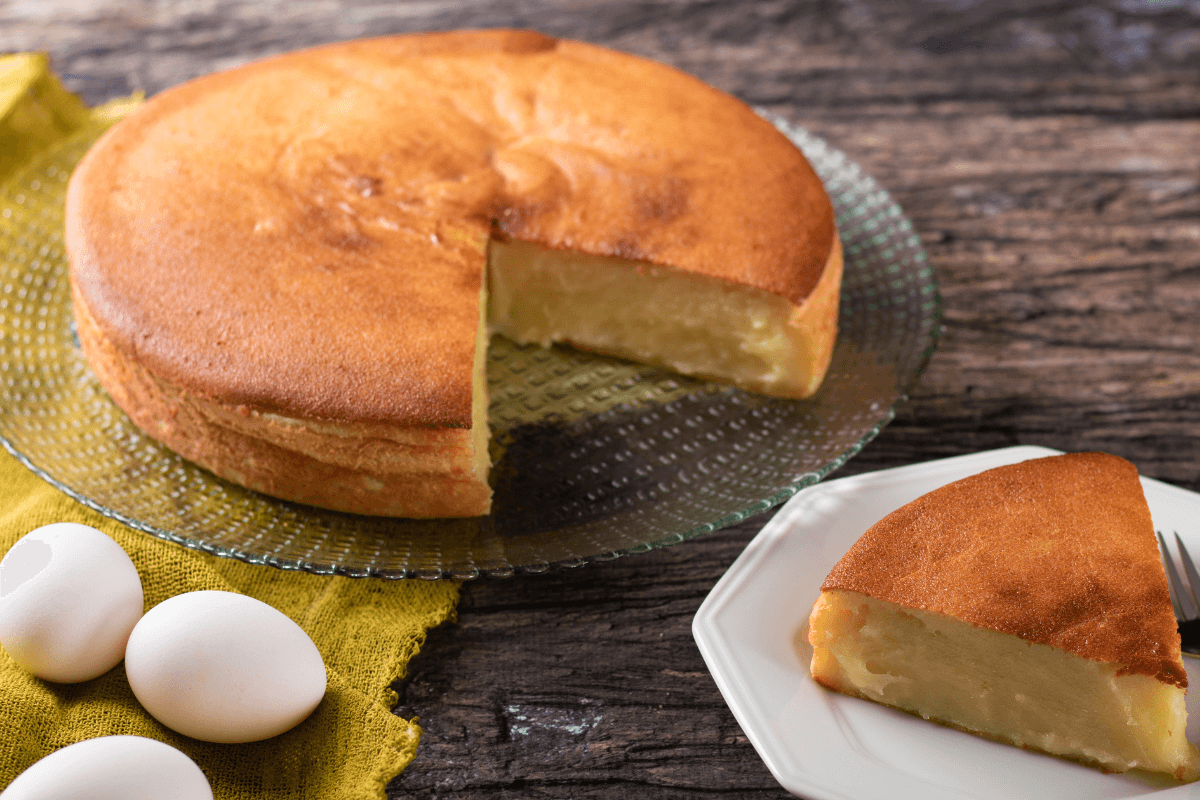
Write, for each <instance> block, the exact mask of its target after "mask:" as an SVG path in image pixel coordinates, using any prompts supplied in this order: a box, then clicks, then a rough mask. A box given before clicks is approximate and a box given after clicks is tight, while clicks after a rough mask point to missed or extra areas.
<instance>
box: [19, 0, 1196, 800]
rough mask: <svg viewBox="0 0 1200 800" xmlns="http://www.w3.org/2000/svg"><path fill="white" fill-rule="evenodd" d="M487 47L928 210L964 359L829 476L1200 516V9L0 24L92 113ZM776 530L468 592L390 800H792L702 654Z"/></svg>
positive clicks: (107, 8)
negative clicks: (1012, 460)
mask: <svg viewBox="0 0 1200 800" xmlns="http://www.w3.org/2000/svg"><path fill="white" fill-rule="evenodd" d="M495 26H526V27H534V28H537V29H540V30H542V31H544V32H547V33H550V34H555V35H560V36H567V37H574V38H580V39H585V40H588V41H591V42H595V43H598V44H603V45H608V46H611V47H615V48H618V49H621V50H626V51H629V52H632V53H637V54H640V55H644V56H649V57H652V58H656V59H660V60H662V61H665V62H667V63H670V64H674V65H676V66H678V67H681V68H682V69H684V70H687V71H689V72H692V73H694V74H696V75H698V76H699V77H701V78H703V79H705V80H707V81H709V82H711V83H713V84H715V85H716V86H718V87H720V88H722V89H725V90H728V91H730V92H732V93H734V94H736V95H738V96H740V97H741V98H743V99H745V100H747V101H749V102H751V103H754V104H756V105H761V106H764V107H766V108H768V109H770V110H772V111H775V112H777V113H779V114H782V115H783V116H784V117H786V118H788V119H789V120H791V121H793V122H795V123H798V124H800V125H802V126H803V127H805V128H807V129H808V130H810V131H812V132H814V133H816V134H818V135H820V136H822V137H824V138H825V139H827V140H828V141H829V142H831V143H832V144H833V145H834V146H836V147H838V148H840V149H842V150H844V151H845V152H846V153H847V154H848V155H849V156H850V157H851V158H852V159H854V160H856V161H858V162H859V163H860V164H862V165H863V167H865V169H866V170H867V172H869V173H870V174H872V175H873V176H875V178H877V179H878V180H879V182H880V183H881V184H882V185H883V186H885V187H887V188H888V189H889V190H890V191H891V192H892V194H893V195H894V196H895V197H896V198H897V200H898V201H899V202H900V204H901V205H902V206H903V207H904V208H905V209H906V211H907V212H908V214H909V216H910V217H911V218H912V220H913V222H914V223H915V225H916V228H917V230H918V231H919V232H920V233H921V236H922V239H923V241H924V243H925V246H926V248H927V249H928V252H929V255H930V259H931V262H932V264H933V266H934V268H935V270H936V272H937V275H938V278H939V281H940V283H941V291H942V295H943V297H944V300H945V312H946V332H945V335H944V337H943V338H942V341H941V345H940V347H939V349H938V351H937V353H936V354H935V356H934V358H933V361H932V363H931V365H930V367H929V369H928V371H927V372H926V373H925V375H924V376H923V377H922V379H921V380H920V382H919V384H918V386H917V387H916V390H915V391H914V392H913V396H912V398H911V400H910V401H908V402H907V403H905V404H903V405H902V406H901V407H900V409H899V413H898V416H897V419H896V421H895V422H894V423H892V425H891V426H889V427H888V428H887V429H886V430H884V431H883V433H882V434H881V435H880V436H879V437H878V438H877V439H876V440H875V441H874V442H872V443H871V444H870V445H868V446H867V447H866V448H865V449H864V450H863V451H862V453H861V454H860V455H858V456H857V457H856V458H854V459H853V460H852V461H851V462H850V463H849V464H848V465H847V466H845V467H844V468H843V469H842V470H840V471H839V472H838V473H837V475H850V474H854V473H858V472H863V471H866V470H874V469H879V468H883V467H891V466H896V465H900V464H907V463H912V462H919V461H925V460H929V459H934V458H939V457H943V456H948V455H953V454H959V453H968V452H972V451H977V450H985V449H991V448H996V447H1002V446H1006V445H1012V444H1019V443H1020V444H1041V445H1047V446H1050V447H1055V448H1059V449H1063V450H1088V449H1099V450H1106V451H1109V452H1112V453H1116V454H1118V455H1121V456H1124V457H1126V458H1128V459H1130V460H1132V461H1133V462H1135V463H1136V464H1137V465H1138V467H1139V468H1140V469H1141V471H1142V472H1143V473H1144V474H1146V475H1150V476H1153V477H1156V478H1160V479H1163V480H1166V481H1168V482H1171V483H1175V484H1178V485H1180V486H1184V487H1187V488H1190V489H1200V354H1198V352H1197V343H1198V342H1200V4H1198V3H1197V2H1196V1H1195V0H1110V1H1109V2H1103V3H1101V2H1078V3H1062V2H1051V0H925V1H921V0H821V1H819V2H818V0H774V1H773V2H760V3H734V2H713V1H712V0H640V1H636V2H635V1H634V0H580V1H579V2H569V1H568V0H551V1H550V2H541V3H538V2H529V1H528V0H504V1H503V2H494V3H482V2H480V3H470V4H468V3H461V2H454V1H453V0H423V1H422V2H414V1H412V0H408V1H404V0H358V1H357V2H336V1H335V0H327V1H326V2H303V3H300V2H296V3H286V2H284V1H283V0H209V2H200V1H199V0H196V1H195V2H179V3H174V4H172V3H166V2H150V0H89V1H88V2H81V0H40V2H37V3H31V2H3V1H0V50H25V49H40V50H46V51H48V52H49V53H50V55H51V57H52V60H53V64H54V66H55V68H56V69H57V70H58V71H59V73H60V74H62V75H64V76H65V81H66V83H67V85H68V86H69V87H70V88H71V89H73V90H75V91H77V92H79V93H80V94H82V95H83V97H84V98H85V99H86V100H87V101H89V102H91V103H96V102H99V101H102V100H105V99H108V98H110V97H114V96H118V95H123V94H127V93H129V92H131V91H133V90H135V89H144V90H145V91H146V92H147V93H148V94H153V93H155V92H157V91H159V90H161V89H164V88H166V87H168V86H171V85H174V84H176V83H178V82H180V81H182V80H184V79H187V78H191V77H193V76H195V75H199V74H202V73H206V72H209V71H211V70H214V69H218V68H222V67H227V66H231V65H234V64H238V63H241V62H243V61H246V60H249V59H251V58H254V57H258V56H263V55H267V54H271V53H276V52H280V51H285V50H290V49H294V48H298V47H302V46H306V45H312V44H317V43H320V42H325V41H331V40H336V39H345V38H351V37H357V36H363V35H377V34H385V33H392V32H402V31H416V30H429V29H446V28H459V27H495ZM768 517H769V513H768V514H764V515H761V516H759V517H757V518H754V519H750V520H747V521H746V522H744V523H742V524H740V525H738V526H736V527H734V528H731V529H728V530H725V531H722V532H719V533H716V534H712V535H709V536H707V537H704V538H702V539H699V540H696V541H693V542H690V543H687V544H684V545H680V546H677V547H674V548H670V549H667V550H662V551H656V552H652V553H649V554H645V555H639V556H636V557H630V558H625V559H620V560H618V561H615V562H611V563H608V564H603V565H597V566H588V567H585V568H582V569H578V570H576V571H571V572H564V573H558V574H549V575H545V576H541V577H527V578H519V579H514V580H506V581H480V582H476V583H472V584H468V585H466V586H464V588H463V593H462V603H461V606H460V609H459V615H458V616H459V618H458V622H457V624H454V625H451V626H448V627H445V628H443V629H440V630H436V631H434V632H433V633H432V634H431V635H430V637H429V641H428V642H427V643H426V645H425V648H424V649H423V651H422V652H421V654H420V655H419V656H418V657H417V659H416V660H415V661H414V662H413V663H412V665H411V668H410V671H409V675H408V677H407V679H405V680H404V681H403V682H401V683H400V684H399V685H398V686H397V689H398V690H399V692H400V696H401V701H400V706H399V708H398V709H397V713H399V714H402V715H405V716H411V715H418V716H420V718H421V724H422V727H423V729H424V737H423V740H422V743H421V748H420V751H419V753H418V756H417V759H416V761H415V762H414V763H413V764H412V766H411V767H410V768H409V769H408V771H407V772H405V773H404V774H403V775H402V776H401V777H400V778H399V779H397V780H396V781H395V782H394V783H393V785H392V786H391V787H390V790H389V793H390V795H391V796H394V797H429V798H433V797H444V798H456V800H468V799H470V798H497V797H513V798H517V797H522V798H526V797H533V798H623V797H631V798H632V797H636V798H701V797H712V796H717V795H720V796H723V797H729V798H749V797H754V798H782V797H786V796H787V794H786V793H785V792H784V791H783V789H781V788H780V787H779V786H778V784H776V783H775V781H774V780H773V779H772V777H771V775H770V774H769V773H768V772H767V770H766V768H765V767H764V766H763V764H762V762H761V761H760V760H759V759H758V757H757V755H756V754H755V752H754V749H753V748H752V747H751V746H750V744H749V743H748V742H747V740H746V738H745V736H744V735H743V733H742V731H741V730H740V728H739V727H738V725H737V723H736V722H735V721H734V719H733V717H732V715H731V714H730V712H729V711H728V709H727V708H726V706H725V703H724V702H723V701H722V699H721V696H720V695H719V693H718V692H717V689H716V686H715V685H714V683H713V681H712V678H711V677H710V676H709V673H708V671H707V669H706V668H705V666H704V663H703V661H702V660H701V658H700V654H699V652H698V651H697V649H696V646H695V644H694V642H693V640H692V637H691V631H690V624H691V620H692V616H693V614H694V613H695V611H696V608H697V607H698V606H699V604H700V602H701V601H702V600H703V599H704V597H705V595H706V594H707V593H708V591H709V590H710V589H711V588H712V586H713V584H714V583H715V582H716V580H717V579H718V578H719V577H720V576H721V574H722V573H723V572H724V570H725V569H726V568H727V567H728V566H729V564H730V563H731V562H732V561H733V560H734V558H736V557H737V555H738V553H739V552H740V551H741V549H742V548H743V547H744V546H745V544H746V543H747V542H748V541H749V540H750V538H751V537H752V536H753V535H754V534H755V533H756V532H757V531H758V530H759V528H760V527H761V526H762V525H763V523H764V522H765V521H766V520H767V518H768ZM804 612H805V609H781V610H780V613H785V614H796V615H801V614H803V613H804Z"/></svg>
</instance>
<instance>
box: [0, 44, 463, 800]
mask: <svg viewBox="0 0 1200 800" xmlns="http://www.w3.org/2000/svg"><path fill="white" fill-rule="evenodd" d="M15 59H23V61H22V63H23V64H25V65H26V66H22V65H21V64H18V63H16V61H15ZM29 64H33V73H30V72H28V69H29V67H28V65H29ZM39 65H40V66H39ZM18 68H20V69H24V70H27V71H26V72H24V73H19V69H18ZM51 83H53V85H50V84H51ZM12 86H24V87H25V88H24V89H23V90H19V91H15V92H13V91H10V90H11V87H12ZM56 86H57V81H54V79H53V76H52V75H49V74H48V73H46V72H45V61H44V59H43V58H41V57H38V56H34V57H32V58H31V57H28V56H10V57H4V58H0V183H3V180H4V178H5V177H6V175H7V174H11V173H12V170H13V169H14V168H15V166H16V165H18V164H19V163H21V162H23V161H24V160H26V159H27V158H28V157H30V156H32V155H33V154H34V153H36V152H37V151H38V150H39V149H40V147H44V146H46V145H48V144H50V143H52V142H53V141H55V140H56V139H57V138H58V137H61V136H64V135H66V134H68V133H70V132H71V131H72V130H74V129H75V128H76V127H78V126H79V125H82V124H85V123H86V122H87V121H88V120H89V119H93V120H94V119H96V117H97V116H108V117H115V116H119V115H120V114H121V113H122V112H123V111H124V110H125V108H126V107H127V105H128V104H126V105H124V106H123V105H121V104H118V105H116V106H113V105H111V104H110V105H109V106H106V107H105V108H103V109H97V110H96V111H94V112H91V114H84V115H79V114H76V113H74V112H70V111H69V109H68V112H67V113H59V112H58V111H56V110H55V109H53V108H50V107H48V106H47V103H49V104H50V105H53V104H54V103H55V102H59V101H60V100H61V98H62V97H64V96H65V97H66V98H71V96H70V95H68V94H66V93H65V92H63V90H62V89H61V87H58V88H57V89H56V88H55V87H56ZM23 92H25V93H23ZM30 92H32V94H29V93H30ZM59 92H61V93H62V94H61V95H60V94H58V93H59ZM34 95H36V96H34ZM46 98H50V100H49V101H47V100H46ZM55 98H58V100H55ZM66 102H67V105H68V106H69V104H70V100H68V101H66ZM76 102H77V101H76ZM14 108H17V109H18V113H19V114H21V119H20V120H18V123H19V124H17V123H13V122H12V117H13V115H12V114H11V113H6V112H11V111H12V110H13V109H14ZM13 131H23V132H24V133H23V134H22V136H23V137H24V138H21V141H22V145H21V147H20V148H15V147H14V148H9V146H8V144H7V143H8V142H9V141H11V140H12V135H13ZM28 137H37V138H38V141H40V142H41V145H40V146H39V147H31V146H29V145H28V141H27V140H28ZM18 156H19V158H18ZM60 521H71V522H83V523H86V524H88V525H92V526H94V527H96V528H99V529H100V530H102V531H104V532H105V533H107V534H108V535H110V536H112V538H113V539H115V540H116V541H117V543H118V544H120V545H121V546H122V547H123V548H124V549H125V552H127V553H128V554H129V556H130V558H132V559H133V563H134V565H135V566H136V567H137V569H138V574H139V575H141V578H142V585H143V587H144V590H145V595H146V607H147V608H151V607H153V606H154V605H156V604H157V603H160V602H162V601H163V600H165V599H167V598H168V597H171V596H173V595H176V594H180V593H181V592H189V591H196V590H201V589H222V590H226V591H236V592H241V593H243V594H247V595H250V596H252V597H256V598H258V599H259V600H262V601H264V602H266V603H269V604H270V605H272V606H274V607H275V608H278V609H279V610H280V611H282V612H283V613H285V614H287V615H288V616H289V617H291V618H292V619H293V620H295V621H296V622H297V623H298V624H299V625H300V627H302V628H303V629H304V630H305V631H307V632H308V634H309V636H311V637H312V639H313V641H314V642H315V643H316V645H317V648H318V649H319V650H320V651H321V655H322V657H324V659H325V666H326V670H327V673H328V677H329V688H328V691H327V692H326V695H325V699H324V700H323V701H322V702H321V704H320V705H319V706H318V707H317V709H316V711H314V712H313V714H312V716H310V717H309V718H308V719H307V720H305V721H304V722H303V723H301V724H300V725H299V726H297V727H296V728H293V729H292V730H291V731H289V732H287V733H284V734H282V735H280V736H277V737H275V738H273V739H268V740H266V741H264V742H257V743H253V744H242V745H218V744H210V743H206V742H198V741H196V740H194V739H188V738H186V737H184V736H180V735H178V734H176V733H174V732H172V731H170V730H168V729H167V728H165V727H163V726H162V725H160V724H158V723H157V722H156V721H155V720H154V719H153V718H152V717H150V716H149V715H148V714H147V713H146V712H145V711H144V710H143V709H142V708H141V706H140V705H139V704H138V703H137V700H136V699H135V698H134V696H133V693H132V691H131V690H130V688H129V684H128V682H127V681H126V679H125V670H124V666H123V665H122V664H118V665H117V666H116V667H115V668H113V669H112V670H110V671H109V672H107V673H105V674H104V675H102V676H100V677H99V678H95V679H94V680H90V681H86V682H84V683H80V684H75V685H60V684H51V683H47V682H45V681H41V680H39V679H37V678H34V677H32V676H31V675H29V674H28V673H27V672H25V671H24V670H23V669H21V668H20V667H18V666H17V665H16V664H15V663H14V662H13V661H12V659H11V658H9V657H8V655H7V654H5V653H3V652H2V651H0V789H2V788H3V787H5V786H7V785H8V784H9V783H10V782H11V781H12V780H13V778H15V777H16V776H17V775H18V774H19V773H20V772H22V771H23V770H25V769H26V768H27V767H29V766H30V765H31V764H33V763H34V762H35V761H37V760H38V759H40V758H42V757H43V756H46V755H47V754H49V753H51V752H53V751H54V750H57V749H59V748H61V747H64V746H66V745H68V744H71V743H73V742H76V741H80V740H83V739H90V738H94V737H96V736H107V735H114V734H136V735H140V736H148V737H151V738H154V739H158V740H160V741H163V742H167V743H168V744H170V745H173V746H174V747H177V748H179V749H180V750H182V751H183V752H185V753H187V754H188V755H189V756H190V757H191V758H192V759H193V760H194V761H195V762H196V763H197V764H198V765H199V766H200V768H201V769H202V770H203V771H204V773H205V775H207V776H208V779H209V781H210V782H211V783H212V787H213V793H214V795H215V797H216V798H217V800H243V799H244V800H251V799H254V800H260V799H261V798H272V800H276V799H278V800H283V798H294V799H295V800H309V798H311V799H312V800H317V799H318V798H319V799H320V800H342V799H343V798H346V799H347V800H349V799H350V798H356V799H358V798H361V800H376V798H383V797H384V796H385V793H384V787H385V786H386V785H387V782H388V781H389V780H391V779H392V778H393V777H395V776H396V775H398V774H399V773H400V772H401V771H403V770H404V768H405V767H406V766H407V765H408V763H409V762H410V761H412V759H413V756H414V755H415V754H416V748H417V741H418V738H419V736H420V728H418V727H417V725H416V722H415V720H414V721H411V722H410V721H407V720H404V719H402V718H400V717H397V716H395V715H394V714H393V713H392V712H391V709H392V707H393V706H394V705H395V703H396V694H395V692H393V691H392V690H391V689H390V688H389V686H390V684H391V683H392V682H393V681H395V680H396V679H397V678H399V677H402V676H403V675H404V670H405V667H406V665H407V664H408V661H409V659H411V658H412V657H413V656H414V655H415V654H416V652H417V650H418V649H419V647H420V646H421V644H422V643H423V642H424V639H425V632H426V631H427V630H428V629H429V628H431V627H434V626H436V625H439V624H441V623H442V622H445V621H446V620H448V619H450V618H451V617H452V616H453V614H454V608H455V604H456V603H457V601H458V585H457V584H455V583H452V582H449V581H436V582H426V581H411V580H410V581H396V582H385V581H379V580H363V579H350V578H341V577H326V576H317V575H309V574H306V573H296V572H284V571H281V570H277V569H274V568H271V567H261V566H251V565H248V564H244V563H242V562H240V561H233V560H230V559H222V558H217V557H215V556H210V555H207V554H204V553H199V552H196V551H193V550H188V549H185V548H183V547H181V546H178V545H174V544H170V543H167V542H164V541H161V540H159V539H156V538H154V537H152V536H149V535H147V534H144V533H140V532H137V531H134V530H132V529H130V528H127V527H125V526H123V525H121V524H119V523H117V522H114V521H112V520H109V519H107V518H106V517H103V516H101V515H99V514H97V513H95V512H93V511H91V510H89V509H87V508H85V507H83V506H81V505H79V504H78V503H76V502H74V501H73V500H71V499H70V498H68V497H67V496H66V495H64V494H62V493H61V492H59V491H57V490H56V489H54V488H53V487H51V486H50V485H48V484H46V483H44V482H43V481H42V480H40V479H39V478H38V477H36V476H35V475H34V474H32V473H31V472H29V471H28V470H26V469H25V468H24V467H23V466H22V465H21V464H20V462H18V461H17V460H16V459H15V458H13V457H12V456H10V455H9V454H7V453H5V452H3V451H0V554H3V553H7V552H8V549H9V548H10V547H12V545H13V544H14V543H15V542H16V541H17V539H19V538H20V537H21V536H23V535H25V534H26V533H28V532H29V531H31V530H33V529H34V528H37V527H39V526H41V525H46V524H49V523H51V522H60Z"/></svg>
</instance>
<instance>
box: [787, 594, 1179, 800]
mask: <svg viewBox="0 0 1200 800" xmlns="http://www.w3.org/2000/svg"><path fill="white" fill-rule="evenodd" d="M808 640H809V643H810V644H811V645H812V647H813V657H812V664H811V670H812V676H813V678H814V679H815V680H817V681H818V682H819V683H821V684H822V685H824V686H825V687H827V688H829V689H832V690H834V691H837V692H841V693H843V694H849V695H853V696H856V697H861V698H863V699H866V700H871V701H874V702H878V703H883V704H885V705H890V706H893V707H896V708H900V709H902V710H904V711H908V712H910V713H913V714H917V715H919V716H921V717H923V718H925V719H928V720H933V721H935V722H940V723H942V724H945V725H950V726H952V727H956V728H959V729H961V730H964V731H968V732H970V733H975V734H977V735H981V736H984V737H986V738H990V739H995V740H997V741H1002V742H1006V743H1008V744H1013V745H1017V746H1019V747H1026V748H1030V749H1034V750H1039V751H1041V752H1044V753H1049V754H1051V755H1056V756H1061V757H1064V758H1070V759H1074V760H1077V761H1080V762H1082V763H1086V764H1090V765H1093V766H1097V767H1099V768H1100V769H1102V770H1104V771H1109V772H1124V771H1126V770H1129V769H1145V770H1153V771H1160V772H1167V773H1169V774H1171V775H1173V776H1174V777H1175V778H1177V779H1180V780H1195V779H1196V778H1197V777H1200V751H1197V749H1196V747H1195V746H1193V745H1191V744H1190V743H1189V742H1188V741H1187V739H1186V729H1187V710H1186V707H1185V694H1186V691H1185V690H1184V689H1183V688H1181V687H1179V686H1176V685H1173V684H1170V683H1163V682H1162V681H1159V680H1157V679H1155V678H1154V677H1151V676H1149V675H1144V674H1131V673H1128V672H1122V670H1121V669H1120V667H1119V665H1117V664H1113V663H1110V662H1103V661H1094V660H1090V659H1086V658H1082V657H1080V656H1077V655H1074V654H1072V653H1068V652H1066V651H1064V650H1061V649H1058V648H1054V647H1050V646H1048V645H1044V644H1039V643H1034V642H1029V641H1027V640H1023V639H1020V638H1018V637H1016V636H1012V635H1010V634H1006V633H1001V632H999V631H995V630H990V629H987V628H983V627H980V626H978V625H974V624H972V623H970V622H964V621H962V620H956V619H954V618H952V617H949V616H946V615H944V614H939V613H936V612H931V611H922V610H918V609H913V608H906V607H903V606H899V605H896V604H894V603H890V602H887V601H883V600H878V599H876V598H873V597H868V596H866V595H863V594H860V593H857V592H848V591H842V590H830V591H825V592H822V593H821V596H820V598H819V599H818V600H817V602H816V604H815V605H814V606H813V611H812V615H811V617H810V618H809V626H808Z"/></svg>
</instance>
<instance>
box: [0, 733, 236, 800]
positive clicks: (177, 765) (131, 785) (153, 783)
mask: <svg viewBox="0 0 1200 800" xmlns="http://www.w3.org/2000/svg"><path fill="white" fill-rule="evenodd" d="M212 796H213V793H212V788H211V787H210V786H209V784H208V779H207V778H205V777H204V773H203V772H201V771H200V768H199V767H198V766H196V762H194V761H192V760H191V759H190V758H188V757H187V756H185V755H184V754H183V753H181V752H179V751H178V750H176V749H175V748H174V747H171V746H170V745H168V744H163V743H162V742H158V741H155V740H154V739H146V738H144V737H141V736H102V737H100V738H99V739H87V740H86V741H82V742H76V743H75V744H72V745H68V746H66V747H64V748H63V749H61V750H55V751H54V752H53V753H51V754H50V755H48V756H46V757H45V758H43V759H42V760H41V761H38V762H37V763H35V764H34V765H33V766H31V767H30V768H29V769H27V770H25V771H24V772H22V773H21V774H20V775H18V776H17V777H16V779H15V780H14V781H13V782H12V783H10V784H9V785H8V788H7V789H5V790H4V791H3V792H0V798H2V800H163V798H168V797H169V798H171V800H212Z"/></svg>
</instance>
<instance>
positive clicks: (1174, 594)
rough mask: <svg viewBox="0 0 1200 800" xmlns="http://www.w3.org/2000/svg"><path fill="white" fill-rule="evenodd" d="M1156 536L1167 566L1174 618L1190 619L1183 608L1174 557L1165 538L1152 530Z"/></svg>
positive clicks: (1181, 584)
mask: <svg viewBox="0 0 1200 800" xmlns="http://www.w3.org/2000/svg"><path fill="white" fill-rule="evenodd" d="M1154 533H1155V535H1156V536H1158V544H1159V547H1160V548H1161V549H1162V560H1163V564H1164V565H1165V566H1166V568H1167V588H1168V589H1170V590H1171V605H1172V607H1174V609H1175V619H1177V620H1179V621H1181V622H1182V621H1183V620H1187V619H1191V617H1189V616H1188V615H1187V614H1186V613H1185V612H1184V610H1183V597H1182V595H1183V591H1182V589H1183V581H1182V580H1180V578H1179V573H1178V572H1176V571H1175V559H1173V558H1171V551H1170V550H1168V549H1167V540H1166V539H1164V538H1163V535H1162V533H1161V532H1159V531H1155V532H1154Z"/></svg>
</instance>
